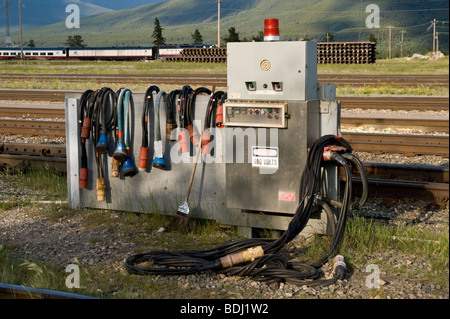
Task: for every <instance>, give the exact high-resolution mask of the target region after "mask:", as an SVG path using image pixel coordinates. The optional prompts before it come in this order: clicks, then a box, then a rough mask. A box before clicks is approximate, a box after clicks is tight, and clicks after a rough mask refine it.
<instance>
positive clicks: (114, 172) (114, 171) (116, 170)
mask: <svg viewBox="0 0 450 319" xmlns="http://www.w3.org/2000/svg"><path fill="white" fill-rule="evenodd" d="M119 176H120V162H119V161H118V160H116V159H115V158H113V159H112V161H111V177H115V178H117V177H119Z"/></svg>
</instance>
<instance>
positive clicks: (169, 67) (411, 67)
mask: <svg viewBox="0 0 450 319" xmlns="http://www.w3.org/2000/svg"><path fill="white" fill-rule="evenodd" d="M0 66H1V68H0V73H17V74H36V73H37V74H40V73H42V74H205V73H212V74H226V73H227V65H226V63H188V62H162V61H144V62H142V61H139V62H126V61H124V62H118V61H83V62H74V61H5V60H0ZM317 67H318V73H319V74H368V75H370V74H449V57H448V56H446V57H444V58H441V59H438V60H435V61H430V60H421V59H417V58H415V59H412V60H409V61H408V60H406V59H391V60H378V61H377V62H376V63H375V64H319V65H318V66H317Z"/></svg>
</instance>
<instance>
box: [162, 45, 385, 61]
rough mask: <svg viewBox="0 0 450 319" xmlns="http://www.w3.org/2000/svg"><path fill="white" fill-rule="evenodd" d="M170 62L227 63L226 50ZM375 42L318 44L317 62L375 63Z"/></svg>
mask: <svg viewBox="0 0 450 319" xmlns="http://www.w3.org/2000/svg"><path fill="white" fill-rule="evenodd" d="M165 61H168V62H200V63H204V62H207V63H222V62H227V49H226V48H186V49H183V51H181V56H178V57H167V58H165ZM375 61H376V57H375V42H318V43H317V62H318V63H321V64H324V63H327V64H371V63H375Z"/></svg>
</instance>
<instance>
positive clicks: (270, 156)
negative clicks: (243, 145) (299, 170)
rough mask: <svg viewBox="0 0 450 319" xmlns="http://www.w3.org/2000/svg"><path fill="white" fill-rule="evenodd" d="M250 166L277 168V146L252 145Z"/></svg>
mask: <svg viewBox="0 0 450 319" xmlns="http://www.w3.org/2000/svg"><path fill="white" fill-rule="evenodd" d="M252 167H266V168H277V169H278V148H277V147H259V146H253V151H252Z"/></svg>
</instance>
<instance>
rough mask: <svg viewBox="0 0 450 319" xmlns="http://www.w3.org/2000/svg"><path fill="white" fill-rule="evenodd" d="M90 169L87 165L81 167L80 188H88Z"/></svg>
mask: <svg viewBox="0 0 450 319" xmlns="http://www.w3.org/2000/svg"><path fill="white" fill-rule="evenodd" d="M88 174H89V170H88V169H87V168H86V167H84V168H83V167H82V168H80V185H79V187H80V189H84V188H87V183H88Z"/></svg>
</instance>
